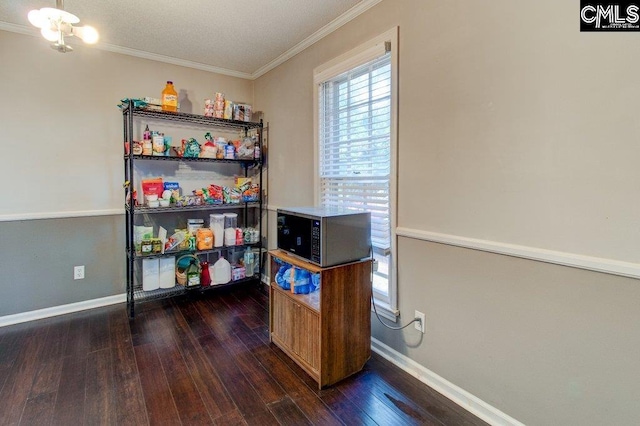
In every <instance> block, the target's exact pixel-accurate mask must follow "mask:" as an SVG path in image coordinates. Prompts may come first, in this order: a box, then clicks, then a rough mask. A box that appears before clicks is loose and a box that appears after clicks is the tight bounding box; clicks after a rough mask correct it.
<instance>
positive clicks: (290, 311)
mask: <svg viewBox="0 0 640 426" xmlns="http://www.w3.org/2000/svg"><path fill="white" fill-rule="evenodd" d="M272 294H273V304H272V309H273V312H272V315H273V323H272V324H273V325H272V327H273V330H271V332H272V333H273V334H274V335H275V336H276V337H277V338H278V339H279V340H280V341H281V342H282V343H283V344H284V345H286V346H287V347H288V348H289V349H291V350H294V338H293V330H294V327H293V324H294V323H295V319H294V317H295V312H296V304H295V303H293V301H292V300H291V299H290V298H288V297H287V296H285V295H284V294H282V293H281V292H279V291H274V292H273V293H272Z"/></svg>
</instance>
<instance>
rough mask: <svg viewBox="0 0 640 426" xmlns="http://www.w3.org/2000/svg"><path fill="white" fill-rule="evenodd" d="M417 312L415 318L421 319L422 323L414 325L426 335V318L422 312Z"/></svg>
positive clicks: (418, 322)
mask: <svg viewBox="0 0 640 426" xmlns="http://www.w3.org/2000/svg"><path fill="white" fill-rule="evenodd" d="M415 312H416V313H415V316H414V318H420V321H416V322H414V323H413V325H414V327H415V328H416V330H419V331H421V332H422V333H423V334H424V332H425V331H426V330H427V323H426V322H425V321H426V320H425V316H424V314H423V313H422V312H420V311H415Z"/></svg>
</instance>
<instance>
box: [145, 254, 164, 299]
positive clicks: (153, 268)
mask: <svg viewBox="0 0 640 426" xmlns="http://www.w3.org/2000/svg"><path fill="white" fill-rule="evenodd" d="M159 288H160V262H159V259H142V290H144V291H153V290H157V289H159Z"/></svg>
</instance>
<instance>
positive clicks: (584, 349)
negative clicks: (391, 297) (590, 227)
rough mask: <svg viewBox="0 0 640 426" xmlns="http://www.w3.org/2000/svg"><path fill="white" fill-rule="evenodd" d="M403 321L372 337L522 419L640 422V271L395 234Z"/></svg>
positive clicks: (551, 422) (376, 330) (553, 422)
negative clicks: (598, 268) (421, 317)
mask: <svg viewBox="0 0 640 426" xmlns="http://www.w3.org/2000/svg"><path fill="white" fill-rule="evenodd" d="M398 260H399V264H398V270H399V289H398V290H399V291H398V293H399V305H400V311H401V313H402V319H401V320H402V324H405V323H406V322H407V321H409V320H410V319H411V318H412V317H413V312H414V310H416V309H417V310H419V311H422V312H425V313H426V324H427V332H426V334H424V335H423V336H422V335H421V334H420V333H419V332H418V331H416V330H415V329H414V328H413V327H409V328H408V329H406V330H405V331H403V332H397V331H390V330H387V329H385V328H384V327H382V326H381V325H380V324H379V323H378V321H377V320H376V319H375V318H373V319H372V326H373V337H375V338H376V339H378V340H380V341H382V342H384V343H385V344H387V345H389V346H391V347H392V348H393V349H395V350H396V351H398V352H400V353H403V354H405V355H407V356H408V357H410V358H411V359H413V360H414V361H416V362H418V363H419V364H421V365H423V366H425V367H426V368H428V369H430V370H431V371H434V372H436V373H437V374H438V375H440V376H442V377H444V378H445V379H447V380H449V381H450V382H452V383H454V384H455V385H457V386H459V387H461V388H462V389H464V390H466V391H468V392H470V393H471V394H473V395H475V396H477V397H479V398H480V399H482V400H484V401H485V402H487V403H489V404H491V405H492V406H494V407H496V408H498V409H500V410H502V411H504V412H506V413H507V414H508V415H510V416H512V417H514V418H516V419H518V420H519V421H521V422H523V423H525V424H527V425H637V424H640V409H639V408H638V395H640V380H638V371H640V356H638V354H640V327H638V324H640V309H638V301H639V300H640V286H639V285H638V281H637V280H634V279H629V278H623V277H618V276H613V275H608V274H602V273H597V272H591V271H587V270H582V269H576V268H569V267H565V266H560V265H553V264H548V263H543V262H536V261H531V260H526V259H520V258H516V257H510V256H504V255H497V254H492V253H487V252H482V251H477V250H470V249H464V248H459V247H453V246H448V245H444V244H437V243H430V242H425V241H419V240H414V239H410V238H399V243H398Z"/></svg>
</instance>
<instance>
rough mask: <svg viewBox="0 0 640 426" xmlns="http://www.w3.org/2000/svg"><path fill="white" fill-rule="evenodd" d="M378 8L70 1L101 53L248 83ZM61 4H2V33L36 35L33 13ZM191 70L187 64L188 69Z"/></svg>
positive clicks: (248, 1)
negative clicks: (94, 32) (224, 74)
mask: <svg viewBox="0 0 640 426" xmlns="http://www.w3.org/2000/svg"><path fill="white" fill-rule="evenodd" d="M378 1H379V0H377V1H376V0H233V1H232V0H183V1H176V0H108V1H98V0H66V1H65V2H64V9H65V10H66V11H68V12H71V13H73V14H75V15H77V16H78V17H79V18H80V24H87V25H92V26H94V27H96V28H97V29H98V31H99V33H100V41H99V45H98V46H97V47H98V48H103V49H106V50H111V51H121V52H122V53H130V54H134V55H136V54H137V55H140V56H144V54H145V53H147V54H150V55H160V56H161V57H158V58H156V59H160V60H162V59H165V60H168V61H169V62H171V61H172V60H176V61H175V62H178V63H180V62H185V64H186V63H187V62H188V63H191V65H192V66H195V67H198V66H199V65H201V66H200V68H203V69H211V70H216V71H225V70H226V71H228V73H229V74H231V75H238V76H243V77H247V78H252V77H256V76H257V75H259V74H261V73H263V72H265V71H266V70H267V69H268V68H269V65H270V64H273V63H274V61H277V58H279V57H282V55H284V56H286V54H287V53H288V52H289V53H290V54H291V53H292V52H293V53H295V52H294V51H295V48H296V46H298V45H299V44H300V43H304V42H305V41H309V40H313V37H314V35H316V36H317V35H318V34H319V33H322V31H323V30H324V31H327V29H328V28H330V27H332V26H333V27H337V26H339V25H340V23H344V22H343V21H344V20H345V19H352V18H353V17H355V16H357V14H359V13H362V12H363V11H364V10H366V9H368V8H369V7H371V6H372V5H373V4H376V3H377V2H378ZM55 3H56V2H55V0H1V1H0V29H4V30H11V31H17V32H21V33H33V34H36V35H37V34H38V30H37V29H36V28H34V27H32V26H31V25H30V24H29V21H28V20H27V13H28V12H29V10H31V9H39V8H41V7H55ZM186 65H188V64H186Z"/></svg>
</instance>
